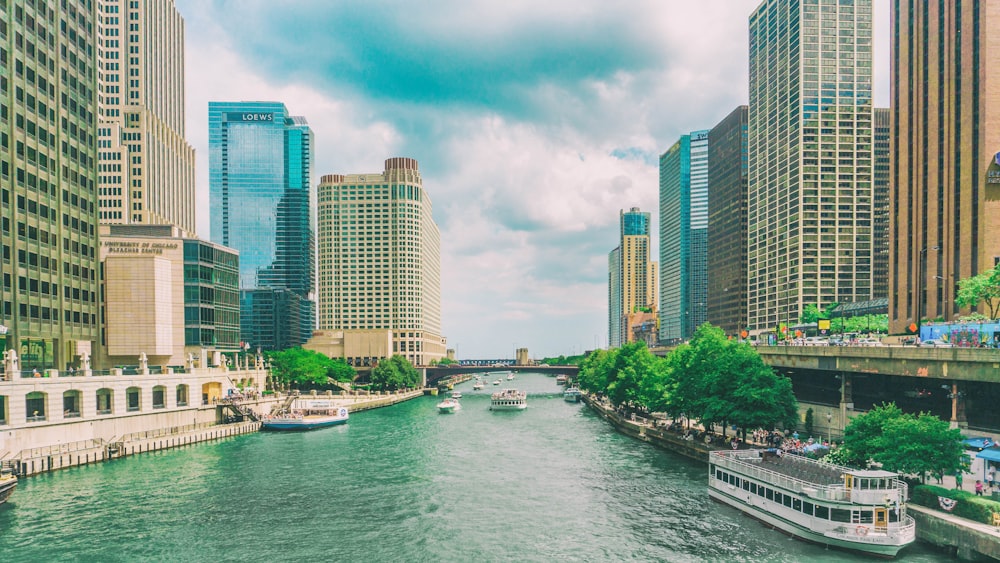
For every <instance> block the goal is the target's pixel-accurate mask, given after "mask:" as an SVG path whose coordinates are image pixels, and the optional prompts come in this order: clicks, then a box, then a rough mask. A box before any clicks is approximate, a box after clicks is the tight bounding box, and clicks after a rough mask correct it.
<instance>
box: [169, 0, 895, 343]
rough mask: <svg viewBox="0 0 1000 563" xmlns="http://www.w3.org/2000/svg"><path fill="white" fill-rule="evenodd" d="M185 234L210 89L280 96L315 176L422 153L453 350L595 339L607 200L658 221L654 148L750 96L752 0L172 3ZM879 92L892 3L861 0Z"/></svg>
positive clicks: (602, 322)
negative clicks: (187, 165)
mask: <svg viewBox="0 0 1000 563" xmlns="http://www.w3.org/2000/svg"><path fill="white" fill-rule="evenodd" d="M176 3H177V7H178V10H179V11H180V13H181V15H182V16H183V17H184V20H185V42H186V52H185V59H186V60H185V65H186V67H185V73H186V131H185V136H186V137H187V139H188V142H189V143H191V145H192V146H193V147H194V148H195V151H196V158H197V192H198V234H199V235H200V236H202V237H203V238H209V226H208V225H209V213H208V209H209V197H208V192H209V189H208V102H209V101H243V100H267V101H279V102H283V103H284V104H285V105H286V106H287V107H288V109H289V111H290V112H291V113H292V114H293V115H301V116H304V117H305V118H306V120H307V121H308V122H309V125H310V126H311V127H312V130H313V133H314V138H315V155H314V169H313V177H312V178H313V185H314V186H315V185H316V184H318V183H319V178H320V176H322V175H324V174H372V173H381V172H382V170H383V163H384V161H385V159H387V158H390V157H396V156H405V157H411V158H415V159H417V161H418V162H419V165H420V173H421V177H422V179H423V184H424V188H425V190H426V192H427V193H428V194H429V195H430V197H431V199H432V201H433V206H434V219H435V221H436V222H437V224H438V227H439V228H440V230H441V280H442V283H441V285H442V287H441V316H442V332H443V335H444V336H445V337H446V338H447V339H448V347H449V348H454V349H455V350H456V354H457V357H458V358H459V359H463V358H510V357H513V355H514V349H515V348H521V347H525V348H528V350H529V355H530V356H531V357H533V358H542V357H549V356H558V355H560V354H565V355H571V354H579V353H582V352H584V351H587V350H592V349H594V348H597V347H604V346H606V345H607V339H608V334H607V333H608V280H607V277H608V253H609V252H610V251H611V250H612V249H614V248H615V247H616V246H617V245H618V214H619V211H621V210H622V209H625V210H628V209H629V208H631V207H639V208H640V209H641V210H642V211H649V212H651V213H652V219H653V225H654V227H653V230H654V237H653V238H654V241H653V248H658V244H657V241H656V236H655V231H656V229H657V228H658V227H657V225H658V224H659V221H658V213H657V207H658V185H659V181H658V171H657V163H658V159H659V155H660V154H661V153H663V152H664V151H665V150H666V149H668V148H670V146H671V145H672V144H673V143H674V142H676V141H677V139H678V138H679V137H680V136H681V135H683V134H685V133H689V132H691V131H696V130H700V129H710V128H712V127H713V126H714V125H715V124H716V123H718V122H719V121H720V120H722V118H724V117H725V116H726V115H728V114H729V113H730V112H731V111H732V110H733V109H735V108H736V107H737V106H738V105H740V104H746V103H747V100H748V94H747V91H748V78H747V76H748V62H747V28H748V23H747V21H748V17H749V15H750V13H751V12H752V11H753V10H754V9H755V8H756V6H757V5H758V4H759V3H760V2H759V0H697V1H691V0H626V1H625V2H607V1H606V0H572V1H570V0H547V1H546V2H538V1H537V0H530V1H529V0H505V1H503V2H497V1H485V0H425V1H423V2H417V3H414V2H408V1H403V0H337V1H336V2H330V1H327V0H313V1H305V0H301V1H293V0H289V1H283V2H275V1H273V0H177V2H176ZM874 11H875V17H874V24H875V27H876V30H875V52H874V56H875V65H874V75H875V83H874V99H875V103H876V105H877V106H880V107H887V106H888V99H889V91H888V82H889V80H888V78H889V63H888V59H889V46H888V37H889V2H888V0H874Z"/></svg>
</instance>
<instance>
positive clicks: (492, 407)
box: [490, 403, 528, 411]
mask: <svg viewBox="0 0 1000 563" xmlns="http://www.w3.org/2000/svg"><path fill="white" fill-rule="evenodd" d="M526 408H528V405H527V403H522V404H519V405H490V410H491V411H523V410H524V409H526Z"/></svg>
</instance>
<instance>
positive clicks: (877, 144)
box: [872, 108, 889, 299]
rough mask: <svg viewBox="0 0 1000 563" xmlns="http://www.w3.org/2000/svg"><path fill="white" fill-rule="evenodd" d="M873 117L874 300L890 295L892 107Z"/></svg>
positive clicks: (875, 110) (882, 109) (883, 109)
mask: <svg viewBox="0 0 1000 563" xmlns="http://www.w3.org/2000/svg"><path fill="white" fill-rule="evenodd" d="M874 112H875V113H874V115H873V116H872V131H873V138H872V150H873V151H874V155H873V156H872V299H880V298H881V299H885V298H887V297H888V296H889V108H875V109H874Z"/></svg>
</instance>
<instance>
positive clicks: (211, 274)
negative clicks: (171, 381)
mask: <svg viewBox="0 0 1000 563" xmlns="http://www.w3.org/2000/svg"><path fill="white" fill-rule="evenodd" d="M100 230H101V246H100V258H101V264H102V266H103V271H104V277H103V279H102V288H103V295H104V300H103V314H104V326H103V333H102V343H103V346H102V347H101V350H102V353H101V355H100V356H99V357H96V358H95V360H97V362H98V364H99V365H108V366H114V365H137V364H138V363H139V357H140V355H141V354H145V355H146V360H147V361H148V362H149V363H150V364H151V365H163V366H180V365H184V364H185V363H186V362H187V360H188V358H189V356H190V357H194V358H197V359H198V360H199V364H200V365H202V366H209V365H216V364H217V363H218V354H232V353H234V352H238V351H239V350H240V340H239V339H240V310H239V289H238V287H237V279H238V271H239V256H238V255H237V253H236V252H235V251H233V250H231V249H228V248H225V247H223V246H220V245H218V244H213V243H210V242H207V241H203V240H199V239H197V238H195V237H194V236H193V235H191V234H190V233H185V232H183V231H182V230H181V229H180V228H178V227H174V226H170V225H102V226H101V229H100ZM75 367H77V368H80V367H81V366H79V365H77V366H75Z"/></svg>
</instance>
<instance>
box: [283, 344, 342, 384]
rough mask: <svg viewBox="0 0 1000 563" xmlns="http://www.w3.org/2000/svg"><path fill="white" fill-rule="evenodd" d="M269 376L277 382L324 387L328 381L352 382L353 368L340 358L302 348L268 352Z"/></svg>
mask: <svg viewBox="0 0 1000 563" xmlns="http://www.w3.org/2000/svg"><path fill="white" fill-rule="evenodd" d="M267 356H268V358H270V360H271V376H272V377H273V378H274V379H275V380H276V381H278V382H281V383H285V384H293V385H310V384H312V385H326V384H327V383H328V382H329V381H328V380H329V379H333V380H335V381H339V382H348V381H353V380H354V378H355V377H356V376H357V372H355V371H354V368H352V367H351V366H349V365H347V362H345V361H344V360H343V359H341V358H337V359H333V358H328V357H327V356H324V355H323V354H320V353H319V352H314V351H312V350H306V349H304V348H289V349H287V350H281V351H280V352H268V353H267Z"/></svg>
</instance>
